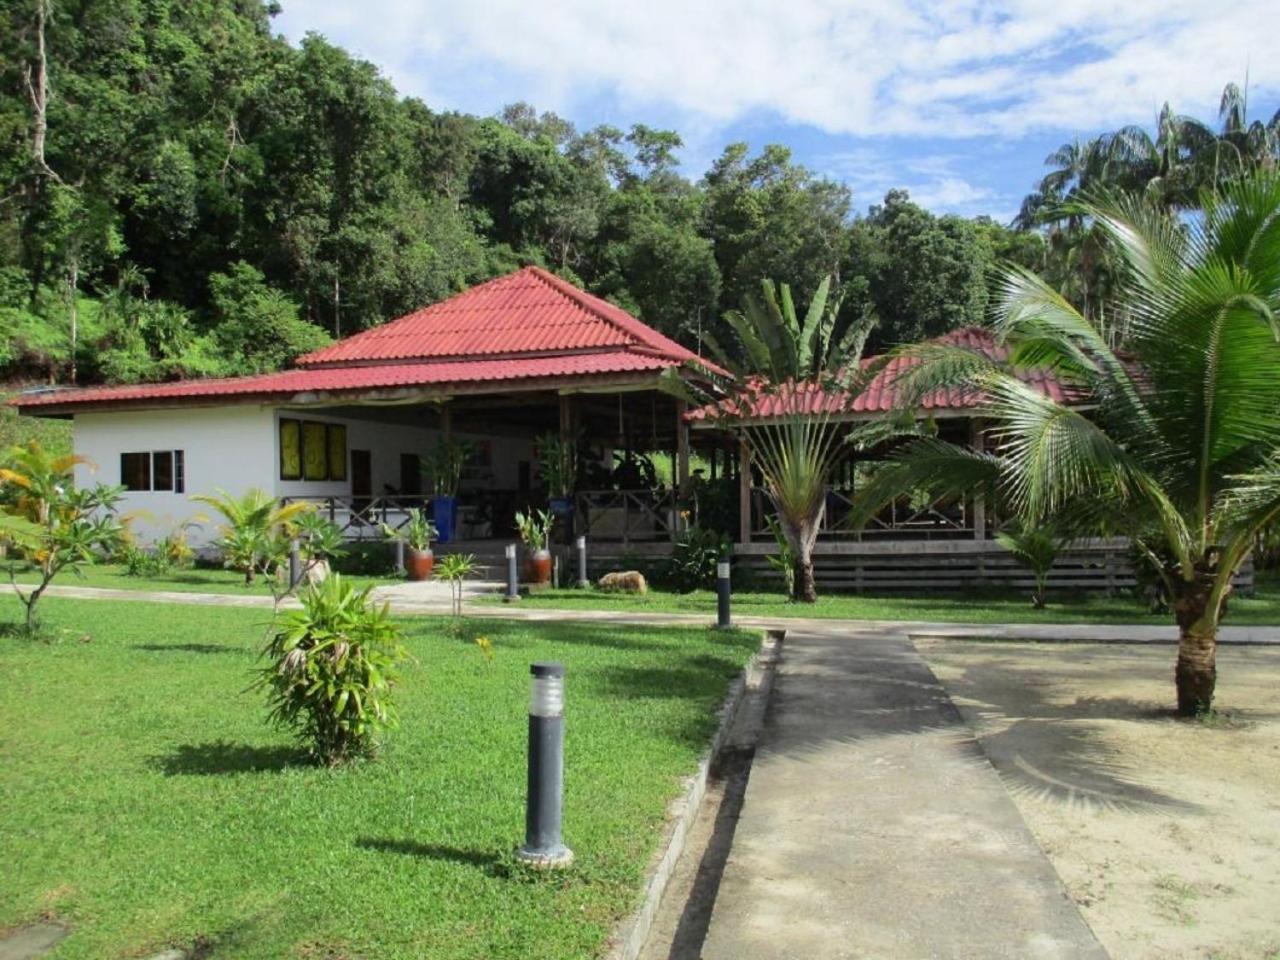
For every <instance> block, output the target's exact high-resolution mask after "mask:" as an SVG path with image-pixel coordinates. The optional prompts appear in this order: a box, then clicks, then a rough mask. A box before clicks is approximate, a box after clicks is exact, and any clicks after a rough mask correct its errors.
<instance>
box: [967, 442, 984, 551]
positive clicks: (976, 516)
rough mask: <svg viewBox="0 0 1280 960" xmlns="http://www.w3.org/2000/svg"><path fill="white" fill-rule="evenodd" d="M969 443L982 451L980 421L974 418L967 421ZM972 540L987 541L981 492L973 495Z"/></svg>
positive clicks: (978, 491)
mask: <svg viewBox="0 0 1280 960" xmlns="http://www.w3.org/2000/svg"><path fill="white" fill-rule="evenodd" d="M969 443H970V446H972V447H973V449H974V450H978V451H981V450H982V421H981V420H978V419H977V418H976V417H975V418H974V419H972V420H970V421H969ZM973 539H975V540H986V539H987V500H986V496H985V495H984V494H983V492H982V491H981V490H977V491H975V492H974V494H973Z"/></svg>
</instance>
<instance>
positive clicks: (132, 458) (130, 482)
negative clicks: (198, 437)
mask: <svg viewBox="0 0 1280 960" xmlns="http://www.w3.org/2000/svg"><path fill="white" fill-rule="evenodd" d="M120 485H121V486H122V487H124V488H125V489H126V490H157V491H161V492H173V493H183V492H184V491H185V490H186V489H187V471H186V458H185V457H184V455H183V452H182V451H181V450H149V451H148V450H143V451H138V452H136V453H122V454H120Z"/></svg>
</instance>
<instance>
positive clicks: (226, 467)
mask: <svg viewBox="0 0 1280 960" xmlns="http://www.w3.org/2000/svg"><path fill="white" fill-rule="evenodd" d="M74 433H75V451H76V453H77V454H79V455H81V456H83V457H86V458H88V460H89V465H82V466H78V467H76V483H77V484H80V485H83V484H86V483H95V482H97V483H108V484H118V483H120V480H121V477H120V454H122V453H129V452H136V451H144V450H146V451H151V450H182V451H183V452H184V453H183V456H184V460H185V461H186V471H185V472H186V492H184V493H172V492H169V491H128V492H126V493H125V495H124V500H123V501H122V502H121V505H120V509H121V512H122V513H124V514H128V515H131V516H132V517H133V521H132V527H133V530H134V531H135V532H136V533H137V535H138V537H139V538H140V539H141V540H143V541H147V540H152V539H155V538H156V537H159V536H163V535H164V534H165V533H167V532H168V531H170V530H171V529H173V528H174V526H176V525H177V524H178V523H181V522H183V521H186V520H189V519H191V518H193V517H196V516H198V515H204V516H205V517H206V521H205V522H204V523H203V524H202V526H201V527H199V528H197V529H193V530H192V531H190V533H189V537H190V540H191V542H192V543H193V544H199V543H203V542H205V541H207V540H211V539H213V538H214V537H216V536H217V530H216V527H217V518H218V515H217V513H216V512H215V511H213V510H211V509H210V508H209V507H206V506H204V505H203V504H198V503H193V502H192V501H191V500H190V496H191V494H193V493H213V492H215V491H216V490H218V489H222V490H226V491H227V492H229V493H233V494H239V493H243V492H244V491H246V490H248V489H249V488H250V487H261V488H263V489H264V490H271V489H273V486H274V482H275V477H276V476H277V475H278V473H279V471H278V470H277V469H276V439H275V418H274V415H273V412H272V410H271V408H270V407H259V406H233V407H192V408H189V409H185V410H134V411H129V412H116V413H78V414H76V415H75V426H74Z"/></svg>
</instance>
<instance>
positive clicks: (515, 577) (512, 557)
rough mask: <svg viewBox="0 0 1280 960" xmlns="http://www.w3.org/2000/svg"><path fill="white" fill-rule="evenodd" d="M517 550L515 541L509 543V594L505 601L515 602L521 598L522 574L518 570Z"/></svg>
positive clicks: (504, 598) (503, 600)
mask: <svg viewBox="0 0 1280 960" xmlns="http://www.w3.org/2000/svg"><path fill="white" fill-rule="evenodd" d="M516 556H517V550H516V545H515V544H514V543H508V544H507V595H506V596H505V597H503V598H502V602H503V603H515V602H516V601H517V600H519V599H520V575H519V573H517V571H516Z"/></svg>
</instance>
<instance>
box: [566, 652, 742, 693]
mask: <svg viewBox="0 0 1280 960" xmlns="http://www.w3.org/2000/svg"><path fill="white" fill-rule="evenodd" d="M738 669H739V668H738V666H737V664H735V663H734V662H733V661H730V660H721V659H719V658H718V657H712V656H699V657H692V658H690V659H688V660H685V661H683V662H682V663H681V664H680V666H678V667H658V666H654V667H604V668H603V669H600V670H598V671H593V674H592V676H591V677H590V678H589V680H588V681H587V682H589V683H590V684H591V685H592V687H593V688H595V689H597V690H599V691H601V692H602V693H607V694H609V695H610V696H614V697H629V698H640V699H649V698H663V699H670V698H674V697H693V698H698V699H701V698H703V697H707V696H713V695H717V694H718V693H722V692H723V687H724V684H725V682H726V681H727V680H729V679H730V678H732V677H733V676H734V675H735V674H736V673H737V672H738Z"/></svg>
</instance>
